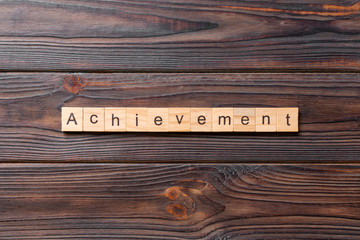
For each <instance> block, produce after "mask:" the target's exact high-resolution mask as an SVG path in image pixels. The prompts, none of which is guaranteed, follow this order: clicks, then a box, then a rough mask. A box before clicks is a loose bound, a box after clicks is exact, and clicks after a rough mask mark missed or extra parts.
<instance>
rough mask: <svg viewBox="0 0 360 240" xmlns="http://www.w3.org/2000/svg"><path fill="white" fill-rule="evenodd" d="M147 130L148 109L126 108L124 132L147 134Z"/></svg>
mask: <svg viewBox="0 0 360 240" xmlns="http://www.w3.org/2000/svg"><path fill="white" fill-rule="evenodd" d="M147 130H148V109H147V108H126V131H127V132H147Z"/></svg>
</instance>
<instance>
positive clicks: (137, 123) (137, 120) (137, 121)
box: [136, 114, 139, 126]
mask: <svg viewBox="0 0 360 240" xmlns="http://www.w3.org/2000/svg"><path fill="white" fill-rule="evenodd" d="M136 126H139V118H138V114H136Z"/></svg>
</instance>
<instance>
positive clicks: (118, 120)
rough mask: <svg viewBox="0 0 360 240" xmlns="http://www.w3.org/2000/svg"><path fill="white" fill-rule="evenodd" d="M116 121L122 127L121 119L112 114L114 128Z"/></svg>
mask: <svg viewBox="0 0 360 240" xmlns="http://www.w3.org/2000/svg"><path fill="white" fill-rule="evenodd" d="M114 120H116V121H117V125H118V126H119V125H120V119H119V118H118V117H115V116H114V114H112V125H113V126H114Z"/></svg>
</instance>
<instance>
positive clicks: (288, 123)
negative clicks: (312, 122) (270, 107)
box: [286, 114, 290, 126]
mask: <svg viewBox="0 0 360 240" xmlns="http://www.w3.org/2000/svg"><path fill="white" fill-rule="evenodd" d="M286 123H287V125H288V126H290V116H289V114H288V115H286Z"/></svg>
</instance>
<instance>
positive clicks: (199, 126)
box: [190, 108, 212, 132]
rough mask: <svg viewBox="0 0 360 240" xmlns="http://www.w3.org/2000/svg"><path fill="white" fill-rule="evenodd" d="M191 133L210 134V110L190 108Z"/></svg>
mask: <svg viewBox="0 0 360 240" xmlns="http://www.w3.org/2000/svg"><path fill="white" fill-rule="evenodd" d="M190 111H191V120H190V124H191V131H192V132H211V128H212V126H211V122H212V119H211V108H191V109H190Z"/></svg>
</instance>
